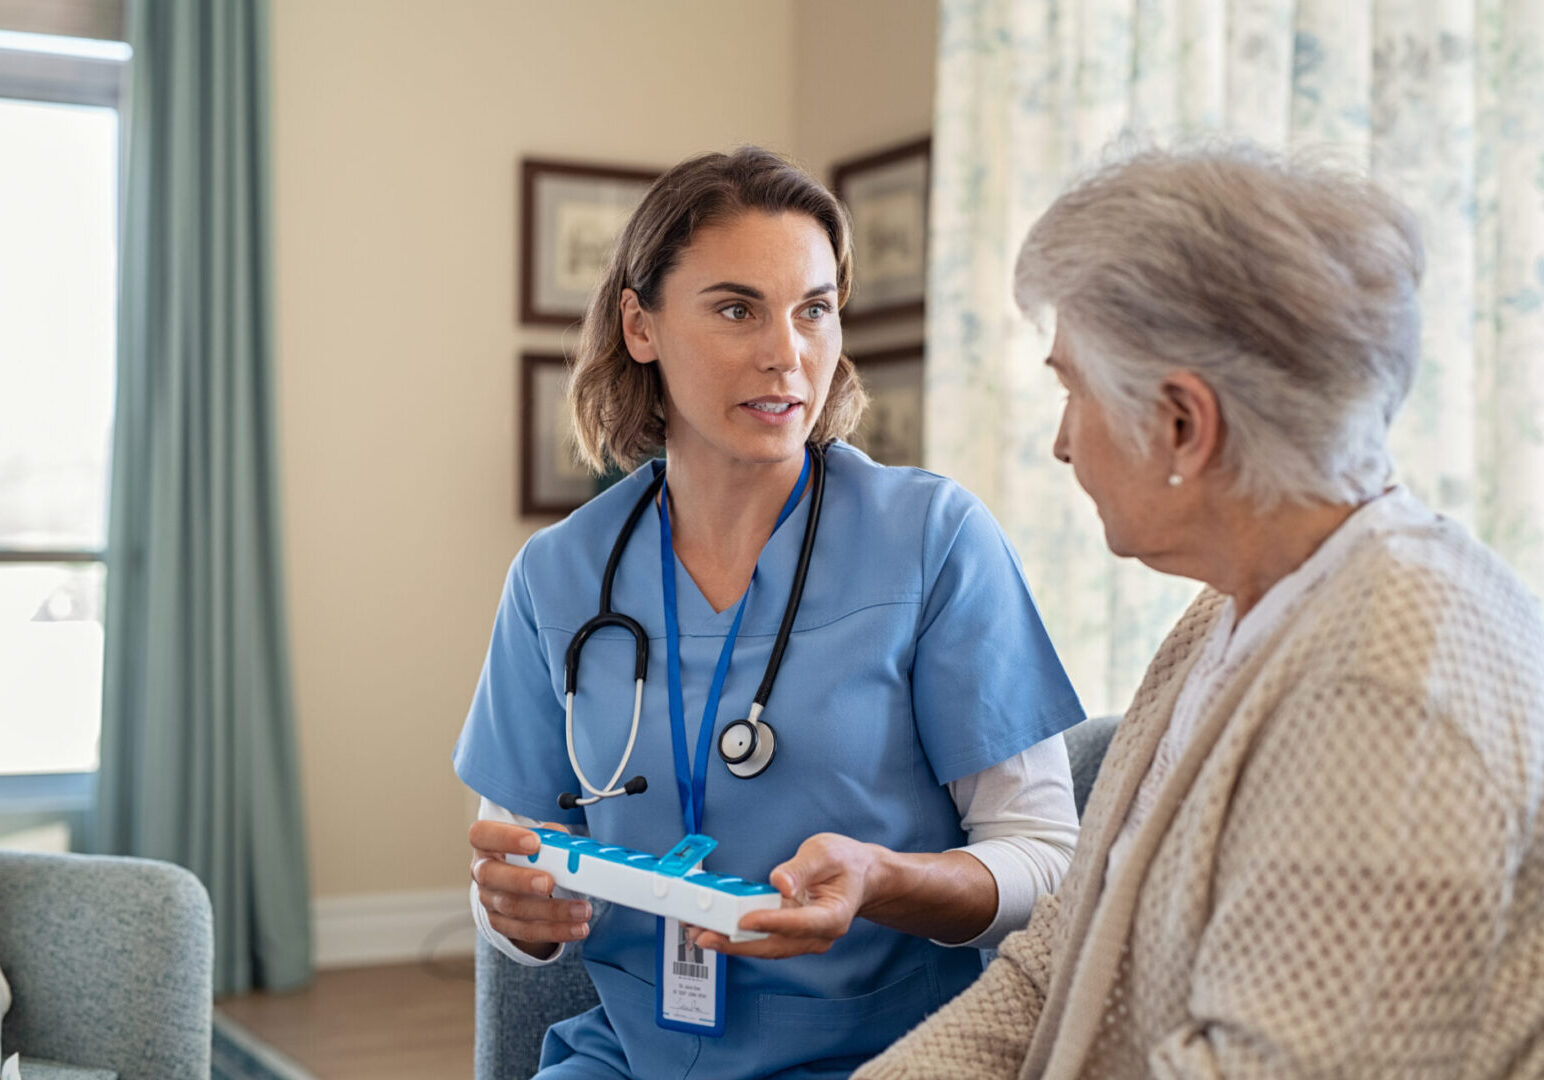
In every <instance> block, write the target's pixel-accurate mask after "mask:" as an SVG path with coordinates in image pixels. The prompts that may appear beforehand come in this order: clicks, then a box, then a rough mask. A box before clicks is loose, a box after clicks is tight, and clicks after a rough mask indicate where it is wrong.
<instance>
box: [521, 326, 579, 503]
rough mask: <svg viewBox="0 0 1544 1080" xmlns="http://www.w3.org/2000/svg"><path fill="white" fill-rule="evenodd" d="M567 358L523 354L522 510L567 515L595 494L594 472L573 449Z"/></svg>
mask: <svg viewBox="0 0 1544 1080" xmlns="http://www.w3.org/2000/svg"><path fill="white" fill-rule="evenodd" d="M567 391H568V361H567V360H565V359H564V358H563V357H561V356H548V355H545V354H539V353H523V354H521V356H520V513H521V514H524V515H527V516H531V517H536V516H551V515H559V516H561V515H563V514H566V513H568V512H569V511H571V510H575V509H577V508H578V507H579V506H581V505H582V504H583V503H585V502H586V501H587V500H588V499H589V498H590V497H591V496H592V495H594V494H595V491H596V485H595V477H594V475H593V474H592V473H591V472H590V471H589V469H587V468H585V467H584V466H583V465H582V464H580V462H579V459H578V457H577V456H576V454H575V452H574V445H575V444H574V424H573V419H572V417H571V415H570V413H569V411H568V398H567V396H566V395H567Z"/></svg>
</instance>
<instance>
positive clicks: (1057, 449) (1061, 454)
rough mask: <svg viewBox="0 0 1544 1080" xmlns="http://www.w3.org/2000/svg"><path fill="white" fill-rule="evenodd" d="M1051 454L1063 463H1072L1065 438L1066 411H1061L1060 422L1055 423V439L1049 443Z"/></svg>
mask: <svg viewBox="0 0 1544 1080" xmlns="http://www.w3.org/2000/svg"><path fill="white" fill-rule="evenodd" d="M1051 456H1052V457H1054V458H1055V459H1056V460H1057V461H1059V462H1061V463H1062V464H1063V465H1071V464H1072V453H1071V451H1070V450H1069V449H1068V439H1067V413H1066V412H1065V411H1063V412H1062V418H1061V423H1059V424H1057V425H1056V440H1055V441H1054V442H1052V443H1051Z"/></svg>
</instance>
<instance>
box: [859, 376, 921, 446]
mask: <svg viewBox="0 0 1544 1080" xmlns="http://www.w3.org/2000/svg"><path fill="white" fill-rule="evenodd" d="M853 359H854V363H855V364H856V365H857V368H858V374H859V376H860V377H861V378H862V379H863V386H864V389H866V390H867V391H868V395H869V406H868V408H867V409H866V410H865V411H864V413H863V420H862V422H861V423H860V424H859V426H858V431H857V433H856V434H855V435H854V436H853V440H852V441H853V445H854V446H856V447H858V448H859V449H860V450H862V451H863V452H864V453H866V454H868V456H869V457H871V458H873V459H874V460H875V461H877V462H879V463H880V464H882V465H908V466H914V467H921V465H922V420H923V414H922V409H923V404H922V395H923V385H922V352H921V350H917V351H916V352H914V353H908V354H906V355H905V356H903V357H886V358H885V359H883V360H878V359H869V360H866V361H865V360H863V359H861V358H858V357H854V358H853Z"/></svg>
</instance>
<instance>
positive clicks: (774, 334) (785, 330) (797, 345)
mask: <svg viewBox="0 0 1544 1080" xmlns="http://www.w3.org/2000/svg"><path fill="white" fill-rule="evenodd" d="M767 339H768V340H767V341H766V342H764V347H763V349H762V354H761V367H762V369H763V370H764V371H798V370H799V365H800V364H802V363H803V362H804V347H805V341H804V337H803V335H801V334H800V333H799V328H798V326H797V325H795V323H794V320H793V319H792V318H789V319H784V320H782V321H781V322H778V321H773V322H772V323H770V324H769V326H768V330H767Z"/></svg>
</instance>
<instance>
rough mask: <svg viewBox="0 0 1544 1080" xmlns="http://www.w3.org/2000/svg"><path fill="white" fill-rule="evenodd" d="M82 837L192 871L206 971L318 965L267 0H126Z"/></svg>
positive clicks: (220, 980)
mask: <svg viewBox="0 0 1544 1080" xmlns="http://www.w3.org/2000/svg"><path fill="white" fill-rule="evenodd" d="M130 43H131V44H132V45H133V48H134V58H133V62H132V76H131V79H132V82H131V86H130V91H129V108H128V136H127V140H126V149H127V158H126V161H127V165H126V172H125V182H124V187H125V195H124V208H123V221H122V229H121V235H122V247H121V250H120V267H121V269H120V285H119V340H118V391H117V396H118V403H117V421H116V430H115V434H114V448H113V484H112V508H111V514H110V519H109V527H108V572H107V646H106V647H107V656H106V670H105V674H104V690H103V694H104V700H103V709H102V764H101V773H100V777H99V781H98V785H99V786H98V801H99V808H98V820H97V829H96V841H97V844H98V846H99V847H101V848H102V849H103V850H105V851H109V852H114V853H119V854H130V855H142V856H148V857H152V858H158V859H167V860H170V861H172V862H176V863H180V864H181V865H183V866H186V867H188V868H189V869H191V870H193V871H194V872H195V873H196V874H198V876H199V877H200V878H202V879H203V881H204V884H205V885H206V886H207V887H208V889H209V894H210V897H211V899H212V901H213V904H214V919H215V951H216V962H215V990H216V992H217V993H231V992H236V991H241V990H245V989H249V988H252V987H259V986H261V987H268V988H275V989H278V988H284V987H288V986H293V985H296V984H298V983H301V982H303V981H305V980H306V979H307V978H309V976H310V970H311V928H310V917H309V906H308V895H309V885H308V880H307V876H308V875H307V867H306V855H305V840H304V825H303V817H302V812H301V805H300V791H299V783H298V772H297V767H296V755H295V746H294V731H293V717H292V712H291V695H290V671H289V658H288V652H287V649H288V644H287V640H286V630H285V611H284V603H283V574H282V568H281V564H280V535H281V533H280V523H279V498H278V465H277V459H278V455H277V453H276V447H275V422H274V395H275V388H274V371H273V362H272V360H273V358H272V352H273V334H272V331H271V328H270V318H271V311H270V308H271V306H272V296H273V294H272V289H271V287H270V283H269V277H270V274H271V261H272V260H271V255H270V247H269V240H268V235H267V232H268V226H269V221H268V215H269V205H270V197H269V190H268V179H267V169H268V90H267V12H266V5H265V3H264V0H219V2H218V3H208V2H206V0H140V2H138V3H135V4H133V5H132V12H131V30H130Z"/></svg>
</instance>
